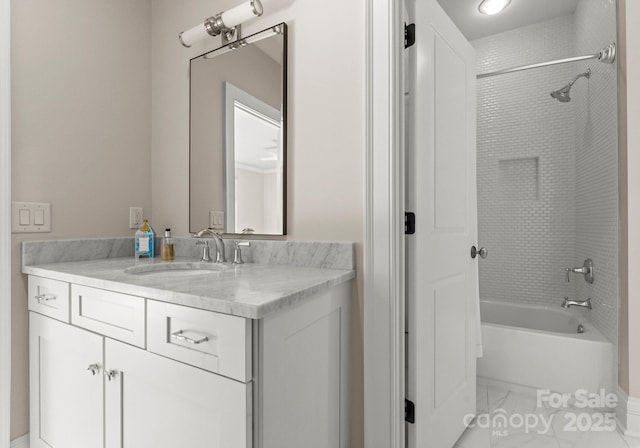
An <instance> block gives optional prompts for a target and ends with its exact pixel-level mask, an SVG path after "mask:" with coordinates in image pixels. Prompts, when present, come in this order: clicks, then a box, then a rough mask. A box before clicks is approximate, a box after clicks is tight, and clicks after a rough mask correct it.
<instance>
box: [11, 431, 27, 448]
mask: <svg viewBox="0 0 640 448" xmlns="http://www.w3.org/2000/svg"><path fill="white" fill-rule="evenodd" d="M10 446H11V448H29V434H25V435H23V436H22V437H19V438H17V439H16V440H13V441H12V442H11V445H10Z"/></svg>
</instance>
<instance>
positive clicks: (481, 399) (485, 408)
mask: <svg viewBox="0 0 640 448" xmlns="http://www.w3.org/2000/svg"><path fill="white" fill-rule="evenodd" d="M476 412H478V414H483V413H485V414H486V413H487V412H489V387H488V386H487V385H486V384H483V383H478V384H477V386H476Z"/></svg>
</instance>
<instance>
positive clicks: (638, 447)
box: [622, 436, 640, 448]
mask: <svg viewBox="0 0 640 448" xmlns="http://www.w3.org/2000/svg"><path fill="white" fill-rule="evenodd" d="M622 438H623V439H624V441H625V443H626V444H627V446H628V447H629V448H640V439H638V438H635V437H629V436H622Z"/></svg>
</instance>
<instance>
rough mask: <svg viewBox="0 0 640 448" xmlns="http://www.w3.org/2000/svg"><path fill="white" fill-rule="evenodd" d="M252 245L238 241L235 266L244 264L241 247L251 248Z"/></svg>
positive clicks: (234, 255)
mask: <svg viewBox="0 0 640 448" xmlns="http://www.w3.org/2000/svg"><path fill="white" fill-rule="evenodd" d="M249 246H251V243H250V242H249V241H236V247H235V250H234V251H233V264H244V261H243V260H242V249H241V247H249Z"/></svg>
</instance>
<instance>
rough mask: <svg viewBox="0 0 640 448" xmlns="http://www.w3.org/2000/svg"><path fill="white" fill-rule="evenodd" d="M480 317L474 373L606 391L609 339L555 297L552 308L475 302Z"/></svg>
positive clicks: (535, 384)
mask: <svg viewBox="0 0 640 448" xmlns="http://www.w3.org/2000/svg"><path fill="white" fill-rule="evenodd" d="M480 317H481V321H482V345H483V355H484V356H483V357H482V358H478V360H477V369H478V370H477V374H478V376H479V377H483V378H487V379H490V380H497V381H506V382H508V383H513V384H519V385H524V386H528V387H533V388H537V389H549V390H552V391H556V392H566V393H570V394H574V393H575V392H576V390H578V389H586V390H587V391H589V392H594V393H595V392H598V391H600V389H605V390H606V391H611V390H612V366H613V346H612V344H611V342H609V341H608V340H607V339H606V338H605V337H604V336H603V335H602V334H601V333H600V332H599V331H598V330H597V329H596V328H594V326H593V325H591V324H590V323H589V322H588V321H587V320H586V319H584V318H582V317H580V315H579V313H578V312H574V311H573V310H565V309H562V308H561V307H560V301H558V307H557V308H555V307H549V306H540V305H525V304H516V303H506V302H499V301H481V302H480ZM580 324H581V325H583V326H584V333H578V325H580Z"/></svg>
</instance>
